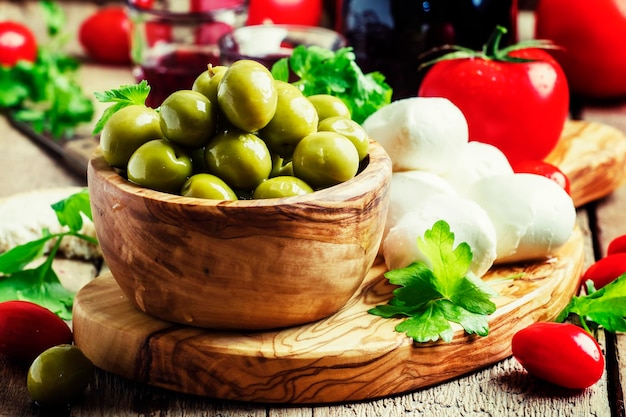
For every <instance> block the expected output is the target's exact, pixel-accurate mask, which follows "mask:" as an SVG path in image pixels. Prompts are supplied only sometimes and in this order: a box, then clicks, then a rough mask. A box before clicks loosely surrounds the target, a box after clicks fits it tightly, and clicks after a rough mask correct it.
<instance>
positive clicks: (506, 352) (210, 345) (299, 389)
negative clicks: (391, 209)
mask: <svg viewBox="0 0 626 417" xmlns="http://www.w3.org/2000/svg"><path fill="white" fill-rule="evenodd" d="M547 160H548V161H549V162H552V163H555V164H556V165H558V166H559V167H560V168H561V169H562V170H563V171H564V172H565V173H566V174H567V175H568V176H569V177H570V180H571V186H572V187H571V189H572V197H573V199H574V202H575V204H576V205H577V206H581V205H583V204H585V203H587V202H590V201H593V200H595V199H598V198H600V197H602V196H605V195H607V194H609V193H611V192H612V191H613V190H614V189H615V188H617V187H618V186H619V185H620V184H621V183H622V181H623V179H624V178H625V177H626V136H624V134H623V133H622V132H621V131H619V130H618V129H615V128H612V127H610V126H606V125H602V124H598V123H589V122H575V121H571V122H568V123H567V124H566V126H565V129H564V132H563V135H562V137H561V141H560V142H559V144H558V146H557V147H556V149H555V150H554V151H553V152H552V154H551V155H550V156H549V157H548V158H547ZM583 266H584V238H583V234H582V232H581V231H580V230H579V229H576V230H575V233H574V234H573V236H572V238H571V239H570V240H569V241H568V242H567V243H566V244H565V245H564V246H563V247H561V248H560V249H559V251H558V252H557V253H555V255H554V256H553V257H551V258H549V259H546V260H543V261H539V262H534V263H525V264H515V265H507V266H498V267H494V268H492V269H491V270H490V271H489V273H488V274H487V275H486V276H485V277H484V279H485V280H486V281H488V282H490V283H491V285H492V286H493V287H494V288H495V289H496V290H497V291H498V292H499V294H500V296H499V297H498V298H496V299H494V301H495V302H496V304H497V305H498V308H497V310H496V312H495V313H494V314H492V315H491V316H490V318H489V327H490V333H489V335H488V336H487V337H480V336H469V335H466V334H465V333H464V332H463V330H462V329H461V328H460V327H458V328H456V332H455V336H454V338H453V341H452V342H451V343H442V342H438V343H428V344H415V343H413V341H412V340H411V339H410V338H408V337H407V336H406V335H405V334H402V333H398V332H396V331H395V330H394V327H395V326H396V325H397V324H398V323H399V320H401V319H383V318H380V317H377V316H373V315H371V314H369V313H368V310H369V309H370V308H372V307H374V306H376V305H379V304H384V303H386V302H387V301H388V300H389V298H390V297H391V292H392V290H393V288H394V287H393V286H392V285H390V284H389V283H388V281H387V279H386V278H385V277H384V276H383V275H384V273H385V272H386V267H385V264H384V262H383V261H382V259H381V258H378V259H377V260H376V262H375V264H374V266H373V268H372V269H371V271H370V272H369V273H368V275H367V276H366V278H365V279H364V281H363V283H362V285H361V286H360V288H359V289H358V290H357V292H356V293H355V294H354V296H353V297H352V298H351V299H350V301H349V302H348V303H347V304H346V305H345V306H344V307H343V308H342V309H341V310H340V311H338V312H337V313H336V314H334V315H332V316H330V317H328V318H326V319H323V320H320V321H317V322H314V323H310V324H306V325H303V326H298V327H293V328H288V329H280V330H274V331H262V332H228V331H213V330H207V329H200V328H194V327H188V326H184V325H178V324H172V323H169V322H165V321H161V320H158V319H154V318H152V317H150V316H148V315H146V314H144V313H142V312H140V311H138V310H136V309H135V308H134V307H133V305H132V304H131V303H130V301H129V300H127V299H126V297H125V296H124V295H123V293H122V291H121V290H120V289H119V287H118V286H117V284H116V282H115V280H114V278H113V276H112V275H111V274H110V273H105V274H103V275H102V276H100V277H98V278H96V279H95V280H93V281H91V282H90V283H89V284H87V285H86V286H85V287H83V288H82V289H81V291H80V292H79V293H78V295H77V297H76V300H75V305H74V319H73V327H74V334H75V341H76V344H77V345H78V346H80V347H81V348H82V349H83V351H84V352H85V353H86V355H87V356H88V357H89V358H90V359H91V360H93V362H94V363H95V364H96V365H97V366H98V367H100V368H102V369H104V370H106V371H109V372H112V373H114V374H117V375H120V376H123V377H126V378H129V379H131V380H135V381H139V382H142V383H145V384H148V385H153V386H158V387H163V388H167V389H171V390H174V391H179V392H185V393H190V394H196V395H202V396H208V397H214V398H222V399H233V400H242V401H254V402H264V403H293V404H296V403H300V404H304V403H308V404H311V403H334V402H343V401H358V400H365V399H373V398H380V397H384V396H389V395H393V394H398V393H403V392H407V391H411V390H415V389H419V388H423V387H427V386H430V385H433V384H437V383H440V382H444V381H447V380H450V379H453V378H456V377H458V376H461V375H464V374H467V373H471V372H473V371H476V370H479V369H481V368H483V367H486V366H489V365H491V364H494V363H496V362H498V361H500V360H502V359H504V358H507V357H509V356H510V355H511V349H510V343H511V337H512V336H513V334H514V333H515V332H516V331H518V330H519V329H521V328H523V327H526V326H527V325H529V324H531V323H533V322H536V321H541V320H551V319H553V318H554V317H555V316H556V315H557V314H558V313H559V312H560V311H561V309H562V308H563V307H564V306H565V305H566V304H567V302H568V301H569V299H570V298H571V297H572V296H573V295H574V294H575V293H576V291H577V289H578V287H579V285H578V284H579V279H580V276H581V274H582V272H583ZM148 273H149V272H148ZM517 274H521V276H522V278H521V279H515V280H512V279H510V277H512V276H515V275H517ZM259 314H262V312H259Z"/></svg>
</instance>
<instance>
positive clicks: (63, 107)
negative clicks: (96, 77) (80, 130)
mask: <svg viewBox="0 0 626 417" xmlns="http://www.w3.org/2000/svg"><path fill="white" fill-rule="evenodd" d="M40 4H41V6H42V10H43V12H44V16H45V19H46V24H47V29H48V34H49V38H50V39H49V44H47V45H40V46H39V48H38V55H37V60H36V61H35V62H34V63H32V62H26V61H21V62H19V63H18V64H17V65H15V66H13V67H2V66H0V110H3V111H8V112H10V114H11V115H12V117H13V118H14V119H15V120H17V121H20V122H24V123H27V124H29V125H31V126H32V128H33V129H34V130H35V131H36V132H38V133H50V134H51V135H52V136H53V137H54V138H57V139H58V138H62V137H64V138H68V139H70V138H72V136H73V135H74V130H75V128H76V127H77V126H78V125H79V124H81V123H85V122H89V121H91V119H92V118H93V114H94V105H93V102H92V101H91V100H90V99H89V98H88V97H86V96H85V95H84V93H83V91H82V88H81V86H80V84H79V83H78V81H77V74H76V71H77V69H78V68H79V62H78V61H77V60H76V59H74V58H72V57H70V56H68V55H66V54H65V53H63V52H62V47H63V46H64V44H65V43H66V42H67V40H68V39H69V37H68V36H67V35H62V34H60V28H62V27H64V26H65V16H64V15H63V13H62V10H61V8H60V7H59V6H58V5H56V4H55V3H54V2H52V1H42V2H41V3H40Z"/></svg>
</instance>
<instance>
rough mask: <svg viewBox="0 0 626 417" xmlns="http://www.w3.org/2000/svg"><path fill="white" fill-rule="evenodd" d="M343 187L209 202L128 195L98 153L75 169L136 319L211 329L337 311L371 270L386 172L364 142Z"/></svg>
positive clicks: (379, 153)
mask: <svg viewBox="0 0 626 417" xmlns="http://www.w3.org/2000/svg"><path fill="white" fill-rule="evenodd" d="M368 158H369V161H368V163H367V165H366V167H365V168H364V169H363V171H362V172H360V173H359V174H358V175H357V176H356V177H355V178H353V179H351V180H349V181H347V182H345V183H342V184H339V185H336V186H334V187H330V188H327V189H324V190H320V191H316V192H314V193H312V194H308V195H305V196H299V197H287V198H278V199H267V200H240V201H230V202H228V201H217V200H203V199H195V198H189V197H181V196H176V195H171V194H166V193H162V192H158V191H154V190H150V189H146V188H142V187H139V186H136V185H134V184H132V183H130V182H128V181H127V180H125V179H124V178H123V177H121V176H120V175H119V174H118V173H117V172H116V171H115V170H113V169H112V168H110V167H109V165H108V164H107V163H106V161H105V160H104V159H103V157H102V153H101V151H100V150H99V149H98V150H96V152H95V153H94V155H93V156H92V158H91V159H90V161H89V166H88V169H87V173H88V184H89V194H90V198H91V207H92V212H93V220H94V225H95V228H96V233H97V237H98V240H99V242H100V246H101V249H102V253H103V256H104V259H105V261H106V263H107V264H108V266H109V268H110V270H111V272H112V274H113V276H114V278H115V280H116V282H117V284H118V285H119V286H120V288H121V289H122V291H123V293H124V294H125V295H126V296H127V297H128V298H129V299H130V301H131V302H132V303H133V304H135V305H136V306H137V307H138V308H139V309H140V310H142V311H144V312H145V313H147V314H149V315H151V316H153V317H156V318H159V319H162V320H167V321H172V322H177V323H183V324H186V325H192V326H198V327H205V328H214V329H240V330H242V329H248V330H258V329H271V328H280V327H287V326H294V325H299V324H303V323H307V322H311V321H315V320H318V319H321V318H324V317H327V316H330V315H332V314H334V313H335V312H337V311H338V310H339V309H340V308H341V307H342V306H343V305H344V304H345V303H346V302H347V301H348V299H349V298H350V297H351V296H352V295H353V294H354V292H355V291H356V289H357V288H358V287H359V285H360V284H361V281H362V280H363V278H364V277H365V275H366V274H367V272H368V270H369V269H370V267H371V266H372V264H373V262H374V259H375V257H376V254H377V251H378V246H379V244H380V241H381V239H382V233H383V226H384V222H385V218H386V215H387V209H388V205H389V198H388V194H389V184H390V180H391V162H390V160H389V157H388V155H387V154H386V152H385V151H384V150H383V149H382V147H381V146H380V145H378V144H377V143H376V142H371V144H370V154H369V157H368Z"/></svg>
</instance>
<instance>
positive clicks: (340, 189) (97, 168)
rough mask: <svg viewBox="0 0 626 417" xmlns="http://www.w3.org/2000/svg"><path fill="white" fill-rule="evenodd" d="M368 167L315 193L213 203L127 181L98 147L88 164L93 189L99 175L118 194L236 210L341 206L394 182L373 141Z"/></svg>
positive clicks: (384, 156)
mask: <svg viewBox="0 0 626 417" xmlns="http://www.w3.org/2000/svg"><path fill="white" fill-rule="evenodd" d="M366 158H367V159H368V162H367V165H365V167H364V168H363V169H362V170H361V171H359V172H358V173H357V174H356V175H355V176H354V177H353V178H351V179H349V180H348V181H344V182H342V183H339V184H336V185H333V186H331V187H327V188H324V189H321V190H316V191H314V192H313V193H309V194H305V195H300V196H290V197H279V198H267V199H244V200H242V199H240V200H211V199H204V198H197V197H185V196H182V195H178V194H171V193H167V192H163V191H158V190H153V189H150V188H146V187H142V186H140V185H137V184H133V183H132V182H130V181H128V180H127V179H125V178H124V177H123V176H122V175H120V174H119V172H118V170H116V169H115V168H113V167H111V166H110V165H109V164H108V163H107V162H106V161H105V160H104V156H103V153H102V149H101V147H100V146H98V147H97V148H96V149H95V151H94V152H93V153H92V155H91V157H90V158H89V162H88V165H87V173H88V175H87V177H88V187H89V183H90V181H89V177H90V176H91V175H95V176H99V177H100V178H101V181H102V182H105V183H107V184H110V185H111V186H113V187H115V188H116V189H117V190H118V191H121V192H123V193H124V194H128V195H134V196H137V197H141V198H144V199H149V200H154V201H159V202H163V203H175V204H184V205H189V206H207V207H216V206H220V207H233V208H250V207H257V208H262V207H274V208H275V207H280V206H292V205H294V204H307V203H320V202H329V203H333V202H334V203H338V202H341V201H345V200H348V199H354V198H357V197H358V196H361V195H366V194H368V193H370V192H372V191H374V190H376V189H377V188H378V187H372V186H371V185H370V184H371V183H372V182H373V183H374V184H381V183H384V182H385V180H386V182H387V183H389V182H390V181H391V172H392V167H391V159H390V157H389V155H388V154H387V152H386V151H385V150H384V148H383V147H382V146H381V145H380V144H379V143H378V142H376V141H374V140H371V139H370V146H369V153H368V156H367V157H366ZM379 177H380V178H379Z"/></svg>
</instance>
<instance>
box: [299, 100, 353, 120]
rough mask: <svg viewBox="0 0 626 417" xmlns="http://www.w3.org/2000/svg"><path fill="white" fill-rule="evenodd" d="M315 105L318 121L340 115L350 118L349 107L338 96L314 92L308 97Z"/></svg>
mask: <svg viewBox="0 0 626 417" xmlns="http://www.w3.org/2000/svg"><path fill="white" fill-rule="evenodd" d="M308 99H309V101H310V102H311V103H313V106H315V110H317V114H318V116H319V119H320V121H321V120H324V119H326V118H327V117H334V116H342V117H347V118H350V117H351V116H350V109H349V108H348V106H346V103H344V102H343V101H342V100H341V99H340V98H339V97H335V96H332V95H330V94H315V95H312V96H309V97H308Z"/></svg>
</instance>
